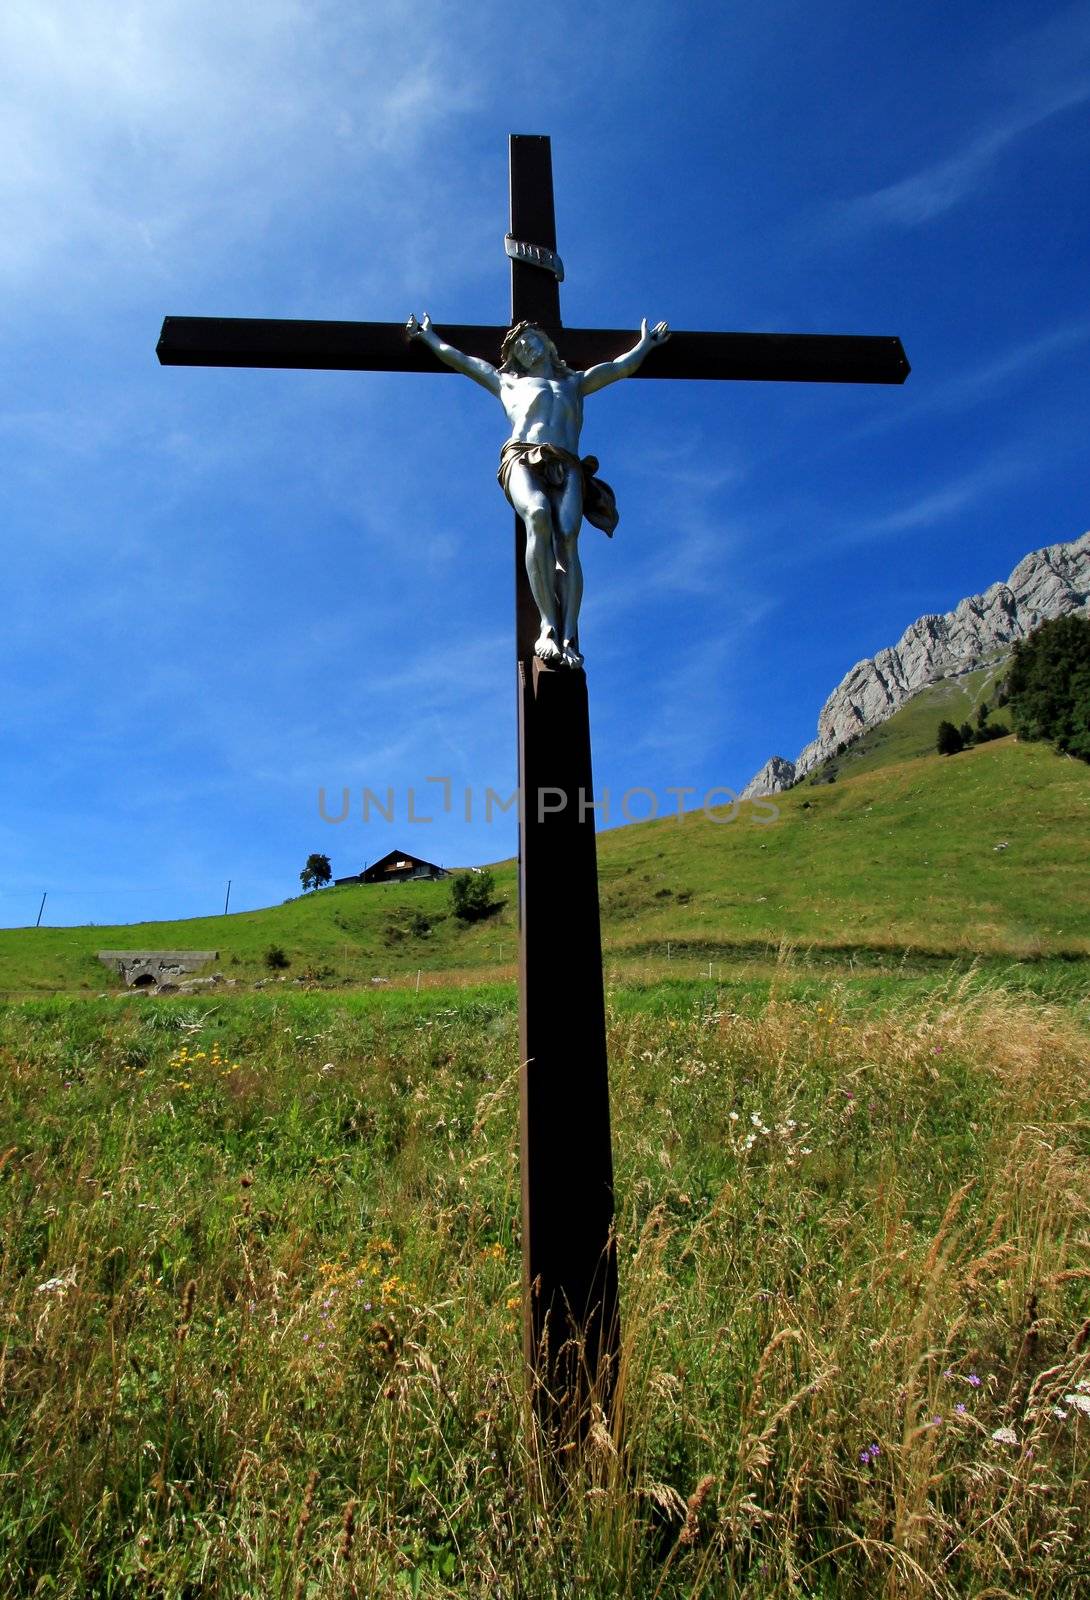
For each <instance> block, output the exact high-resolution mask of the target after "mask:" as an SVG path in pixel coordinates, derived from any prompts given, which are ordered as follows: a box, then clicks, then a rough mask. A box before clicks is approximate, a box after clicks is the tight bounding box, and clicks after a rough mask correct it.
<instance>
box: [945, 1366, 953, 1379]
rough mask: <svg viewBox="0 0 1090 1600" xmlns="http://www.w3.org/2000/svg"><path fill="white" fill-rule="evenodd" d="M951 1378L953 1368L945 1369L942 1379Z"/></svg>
mask: <svg viewBox="0 0 1090 1600" xmlns="http://www.w3.org/2000/svg"><path fill="white" fill-rule="evenodd" d="M953 1376H954V1369H953V1367H947V1369H946V1371H945V1372H944V1373H943V1377H944V1378H952V1377H953Z"/></svg>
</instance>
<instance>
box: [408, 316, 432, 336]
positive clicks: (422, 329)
mask: <svg viewBox="0 0 1090 1600" xmlns="http://www.w3.org/2000/svg"><path fill="white" fill-rule="evenodd" d="M430 332H431V318H430V317H429V316H428V313H427V312H426V311H425V313H424V315H423V316H422V317H421V319H420V321H419V322H417V320H416V317H415V315H414V314H412V313H410V315H409V320H408V322H406V324H405V337H406V338H407V339H422V338H423V337H424V335H425V334H427V333H430Z"/></svg>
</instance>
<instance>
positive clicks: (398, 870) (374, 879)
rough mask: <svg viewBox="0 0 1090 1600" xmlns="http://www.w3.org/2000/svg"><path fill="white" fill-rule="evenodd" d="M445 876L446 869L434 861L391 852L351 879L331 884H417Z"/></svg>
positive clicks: (395, 851) (339, 880)
mask: <svg viewBox="0 0 1090 1600" xmlns="http://www.w3.org/2000/svg"><path fill="white" fill-rule="evenodd" d="M446 876H447V869H446V867H437V866H436V865H435V862H434V861H424V860H422V859H421V857H420V856H413V855H410V854H409V852H408V851H407V850H391V851H390V852H389V854H388V855H384V856H383V857H382V858H381V860H379V861H373V862H372V863H371V865H370V866H369V867H365V868H364V869H363V871H362V872H357V873H356V874H355V875H354V876H353V877H351V878H334V880H333V882H334V884H335V885H336V886H338V887H339V886H340V885H341V884H342V883H410V882H412V883H417V882H423V881H425V880H428V879H431V878H445V877H446Z"/></svg>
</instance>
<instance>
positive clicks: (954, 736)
mask: <svg viewBox="0 0 1090 1600" xmlns="http://www.w3.org/2000/svg"><path fill="white" fill-rule="evenodd" d="M964 748H965V740H964V739H963V738H962V737H961V734H960V733H959V732H958V730H957V729H956V728H955V727H954V724H953V723H952V722H940V723H939V734H938V738H937V739H936V741H935V749H936V750H937V751H938V752H939V755H940V756H956V755H957V753H958V751H959V750H963V749H964Z"/></svg>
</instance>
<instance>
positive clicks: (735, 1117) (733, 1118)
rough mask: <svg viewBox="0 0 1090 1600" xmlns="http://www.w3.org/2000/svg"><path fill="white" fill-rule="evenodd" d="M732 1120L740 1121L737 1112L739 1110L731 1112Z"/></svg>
mask: <svg viewBox="0 0 1090 1600" xmlns="http://www.w3.org/2000/svg"><path fill="white" fill-rule="evenodd" d="M730 1120H731V1121H732V1122H737V1121H738V1113H737V1111H732V1112H731V1113H730Z"/></svg>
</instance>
